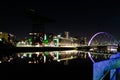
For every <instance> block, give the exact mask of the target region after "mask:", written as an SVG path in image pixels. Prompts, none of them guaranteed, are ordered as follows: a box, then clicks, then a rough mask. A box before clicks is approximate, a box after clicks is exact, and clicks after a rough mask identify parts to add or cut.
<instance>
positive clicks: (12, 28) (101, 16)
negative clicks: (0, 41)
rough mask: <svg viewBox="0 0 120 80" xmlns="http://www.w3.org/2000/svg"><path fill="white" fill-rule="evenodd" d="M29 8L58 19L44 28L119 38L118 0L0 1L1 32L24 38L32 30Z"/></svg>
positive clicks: (119, 14)
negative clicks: (27, 12)
mask: <svg viewBox="0 0 120 80" xmlns="http://www.w3.org/2000/svg"><path fill="white" fill-rule="evenodd" d="M26 9H33V10H37V11H38V13H39V14H40V15H41V16H45V17H48V18H50V19H53V20H55V22H51V23H46V24H45V25H44V27H45V31H46V32H50V33H54V34H59V33H62V32H64V31H69V32H70V34H72V35H74V36H84V37H92V35H94V34H95V33H97V32H101V31H102V32H108V33H110V34H112V35H113V36H115V37H116V38H118V39H120V37H119V35H120V33H119V31H120V29H119V26H120V17H119V16H120V11H119V10H120V6H119V4H118V3H117V2H111V1H109V2H107V1H104V2H99V1H97V2H92V1H86V2H84V1H82V2H36V1H32V2H31V1H29V2H21V3H14V4H12V2H11V3H9V2H6V3H5V4H2V3H1V4H0V10H1V13H0V31H1V32H2V31H3V32H8V33H12V34H14V35H16V36H17V37H19V38H24V37H25V36H26V35H27V34H28V33H29V32H31V30H32V21H31V19H30V18H28V17H27V16H26V15H25V10H26Z"/></svg>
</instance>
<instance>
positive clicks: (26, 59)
mask: <svg viewBox="0 0 120 80" xmlns="http://www.w3.org/2000/svg"><path fill="white" fill-rule="evenodd" d="M89 53H90V54H91V55H90V56H91V58H92V59H93V60H94V61H95V62H97V61H101V60H106V59H109V57H110V56H111V55H112V54H108V53H94V52H89ZM90 56H89V55H88V52H85V51H77V50H70V51H52V52H46V51H45V52H26V53H16V54H12V55H7V56H5V55H4V56H1V57H0V63H25V64H28V63H33V64H45V63H52V62H61V61H65V62H66V61H68V60H72V59H76V58H80V59H84V60H86V59H90Z"/></svg>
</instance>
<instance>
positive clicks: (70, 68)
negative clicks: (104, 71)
mask: <svg viewBox="0 0 120 80" xmlns="http://www.w3.org/2000/svg"><path fill="white" fill-rule="evenodd" d="M63 63H64V62H63V61H62V62H59V63H58V62H53V63H45V64H17V63H15V64H14V63H13V64H12V63H10V64H8V63H7V64H5V63H3V64H0V69H1V74H2V75H1V77H3V79H7V80H11V79H16V80H17V79H19V80H25V79H26V80H29V79H31V80H69V79H70V80H92V76H93V73H92V72H93V71H92V63H91V61H90V60H89V59H86V60H83V59H82V60H81V59H74V60H70V61H68V63H69V64H68V65H64V64H63Z"/></svg>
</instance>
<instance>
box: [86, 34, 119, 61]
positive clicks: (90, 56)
mask: <svg viewBox="0 0 120 80" xmlns="http://www.w3.org/2000/svg"><path fill="white" fill-rule="evenodd" d="M100 34H103V35H107V36H110V37H111V38H112V39H114V40H115V43H116V44H117V45H118V44H119V42H118V41H117V39H116V38H114V36H113V35H111V34H110V33H107V32H97V33H96V34H94V35H93V36H92V38H91V39H90V40H89V42H88V46H91V43H92V41H93V40H94V38H95V37H96V36H98V35H100ZM88 56H89V58H90V59H91V61H92V62H93V63H95V61H94V60H93V58H92V55H91V53H90V52H88Z"/></svg>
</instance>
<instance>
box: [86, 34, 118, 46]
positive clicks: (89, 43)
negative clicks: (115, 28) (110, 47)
mask: <svg viewBox="0 0 120 80" xmlns="http://www.w3.org/2000/svg"><path fill="white" fill-rule="evenodd" d="M100 34H104V35H107V36H110V37H111V38H113V39H114V40H115V43H116V44H118V41H117V40H116V39H115V38H114V36H113V35H111V34H110V33H107V32H97V33H96V34H94V35H93V36H92V38H91V39H90V40H89V42H88V46H90V45H91V43H92V41H93V40H94V38H95V37H96V36H98V35H100Z"/></svg>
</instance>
